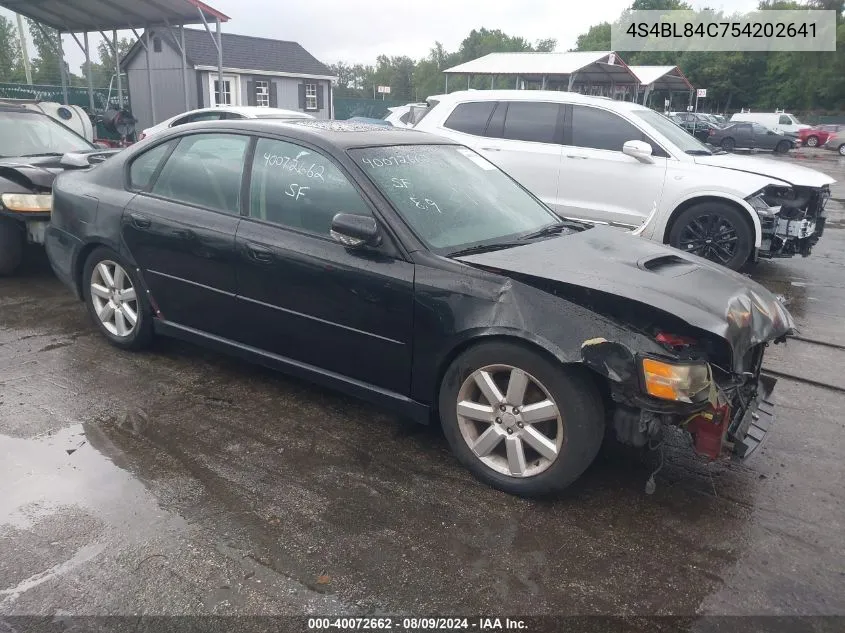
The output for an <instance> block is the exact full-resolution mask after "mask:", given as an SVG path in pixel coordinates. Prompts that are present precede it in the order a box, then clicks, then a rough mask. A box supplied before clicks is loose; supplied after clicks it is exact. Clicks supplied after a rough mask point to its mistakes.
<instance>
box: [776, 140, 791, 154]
mask: <svg viewBox="0 0 845 633" xmlns="http://www.w3.org/2000/svg"><path fill="white" fill-rule="evenodd" d="M791 149H792V143H790V142H789V141H781V142H780V143H778V144H777V145H776V146H775V153H777V154H786V153H787V152H788V151H789V150H791Z"/></svg>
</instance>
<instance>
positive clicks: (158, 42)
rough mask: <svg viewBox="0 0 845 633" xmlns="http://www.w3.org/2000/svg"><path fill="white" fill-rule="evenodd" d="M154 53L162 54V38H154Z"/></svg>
mask: <svg viewBox="0 0 845 633" xmlns="http://www.w3.org/2000/svg"><path fill="white" fill-rule="evenodd" d="M153 52H154V53H160V52H161V38H160V37H154V38H153Z"/></svg>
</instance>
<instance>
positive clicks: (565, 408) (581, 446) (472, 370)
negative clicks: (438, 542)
mask: <svg viewBox="0 0 845 633" xmlns="http://www.w3.org/2000/svg"><path fill="white" fill-rule="evenodd" d="M603 411H604V409H603V404H602V400H601V397H600V395H599V393H598V391H597V389H596V387H595V385H594V384H593V383H592V382H590V381H589V380H588V379H587V378H586V377H584V376H583V375H582V374H580V373H578V372H577V371H575V370H573V369H570V368H567V367H564V366H562V365H560V364H559V363H554V362H552V361H550V360H547V359H546V358H545V357H543V356H542V355H540V354H539V353H537V352H534V351H531V350H530V349H528V348H527V347H524V346H522V345H519V344H516V343H511V342H503V341H496V342H489V343H481V344H478V345H476V346H474V347H472V348H470V349H468V350H467V351H465V352H464V353H462V354H461V355H460V356H458V357H457V358H456V359H455V361H454V362H453V363H452V364H451V365H450V367H449V369H448V370H447V371H446V374H445V376H444V378H443V383H442V384H441V387H440V395H439V412H440V420H441V423H442V425H443V431H444V434H445V436H446V439H447V441H448V442H449V445H450V446H451V448H452V451H453V452H454V453H455V455H456V456H457V458H458V460H459V461H460V462H461V463H462V464H464V466H466V467H467V468H468V469H469V470H470V471H471V472H472V473H473V474H474V475H475V476H476V477H477V478H478V479H480V480H481V481H483V482H485V483H487V484H489V485H490V486H493V487H494V488H498V489H499V490H503V491H504V492H508V493H511V494H515V495H519V496H525V497H537V496H547V495H551V494H555V493H558V492H560V491H562V490H563V489H565V488H566V487H567V486H569V485H570V484H571V483H572V482H573V481H575V480H576V479H577V478H578V477H579V476H580V475H581V473H583V472H584V470H586V468H587V467H588V466H589V465H590V464H591V463H592V462H593V459H595V456H596V454H597V453H598V450H599V447H600V446H601V442H602V438H603V437H604V412H603Z"/></svg>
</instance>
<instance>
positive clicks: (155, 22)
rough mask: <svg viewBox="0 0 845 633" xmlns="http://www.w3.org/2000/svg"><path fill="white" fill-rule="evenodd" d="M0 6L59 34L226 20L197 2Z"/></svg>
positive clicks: (93, 0) (8, 1)
mask: <svg viewBox="0 0 845 633" xmlns="http://www.w3.org/2000/svg"><path fill="white" fill-rule="evenodd" d="M0 6H2V7H5V8H7V9H10V10H11V11H14V12H15V13H20V14H21V15H25V16H26V17H28V18H32V19H33V20H35V21H36V22H40V23H41V24H44V25H45V26H49V27H52V28H54V29H58V30H59V31H62V32H69V31H78V32H83V31H111V30H114V29H131V28H141V27H145V26H164V25H165V24H167V23H168V22H170V23H171V24H202V18H201V17H200V13H202V15H203V16H204V17H205V19H206V20H208V21H214V20H220V21H221V22H227V21H228V20H229V16H227V15H225V14H223V13H221V12H220V11H218V10H216V9H213V8H212V7H210V6H208V5H207V4H205V3H204V2H200V0H0Z"/></svg>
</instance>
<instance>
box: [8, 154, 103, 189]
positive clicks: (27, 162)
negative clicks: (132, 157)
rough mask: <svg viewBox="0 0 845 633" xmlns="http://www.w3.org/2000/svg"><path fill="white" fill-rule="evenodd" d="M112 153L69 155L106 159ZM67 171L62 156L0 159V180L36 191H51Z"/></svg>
mask: <svg viewBox="0 0 845 633" xmlns="http://www.w3.org/2000/svg"><path fill="white" fill-rule="evenodd" d="M117 151H119V150H117ZM114 153H116V150H104V149H92V150H91V151H89V152H71V153H70V155H77V156H91V155H95V154H97V155H102V156H104V157H107V156H110V155H111V154H114ZM77 169H78V167H77ZM67 170H68V167H67V166H66V165H63V164H62V156H22V157H7V158H0V178H6V179H8V180H11V181H14V182H16V183H17V184H19V185H21V186H24V187H27V188H30V189H33V190H38V191H43V190H49V189H52V188H53V181H54V180H55V179H56V177H57V176H58V175H59V174H60V173H62V172H63V171H67Z"/></svg>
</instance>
